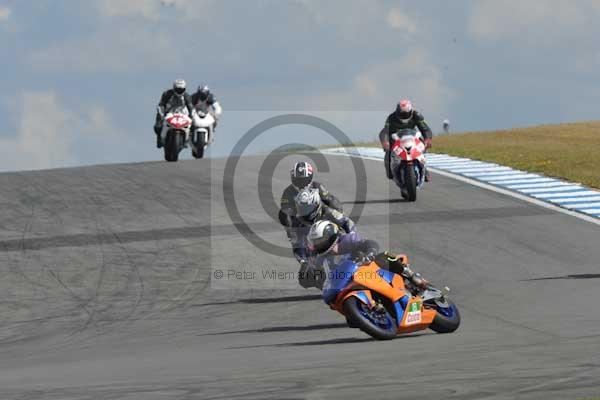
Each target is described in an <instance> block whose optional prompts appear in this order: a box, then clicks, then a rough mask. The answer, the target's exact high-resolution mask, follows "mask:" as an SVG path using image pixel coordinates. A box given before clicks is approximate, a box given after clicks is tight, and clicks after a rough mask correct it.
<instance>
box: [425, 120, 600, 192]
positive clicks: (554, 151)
mask: <svg viewBox="0 0 600 400" xmlns="http://www.w3.org/2000/svg"><path fill="white" fill-rule="evenodd" d="M433 144H434V148H433V149H432V150H433V151H435V152H436V153H446V154H451V155H454V156H460V157H468V158H472V159H476V160H484V161H491V162H495V163H498V164H502V165H506V166H509V167H512V168H516V169H521V170H525V171H529V172H539V173H542V174H544V175H546V176H553V177H558V178H563V179H566V180H569V181H572V182H580V183H583V184H584V185H587V186H591V187H595V188H600V121H593V122H578V123H570V124H559V125H540V126H533V127H529V128H518V129H510V130H503V131H493V132H470V133H463V134H456V135H446V136H438V137H436V138H435V139H434V142H433Z"/></svg>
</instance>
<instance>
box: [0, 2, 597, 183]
mask: <svg viewBox="0 0 600 400" xmlns="http://www.w3.org/2000/svg"><path fill="white" fill-rule="evenodd" d="M598 20H600V1H597V0H575V1H564V0H563V1H555V0H544V1H539V0H520V1H517V0H504V1H496V0H490V1H487V0H477V1H460V0H455V1H421V2H415V1H358V0H344V1H341V0H340V1H337V0H336V1H318V0H260V1H259V0H255V1H253V0H248V1H242V0H238V1H233V0H220V1H218V0H195V1H194V0H86V1H78V0H71V1H67V0H64V1H58V0H57V1H44V0H38V1H22V0H13V1H10V0H0V52H1V54H0V56H1V59H2V60H3V62H2V76H1V78H0V170H3V171H6V170H24V169H39V168H53V167H60V166H74V165H85V164H98V163H110V162H136V161H145V160H159V159H162V154H161V153H160V152H159V151H158V150H157V149H156V148H155V147H154V136H153V133H152V123H153V119H154V110H155V107H156V103H157V102H158V99H159V96H160V94H161V92H162V91H163V90H165V89H167V88H168V87H170V85H171V82H172V80H173V79H175V78H178V77H182V78H184V79H186V81H187V82H188V86H189V87H190V89H195V87H196V86H197V85H198V84H199V83H201V82H204V83H207V84H208V85H209V87H211V88H212V89H213V91H214V92H215V94H216V95H217V97H218V99H219V100H220V102H221V104H222V106H223V108H224V114H223V118H222V123H221V125H220V126H219V130H218V131H217V139H216V142H215V145H214V147H213V148H212V149H211V151H210V153H209V154H210V155H211V156H226V155H227V154H228V153H229V151H230V149H231V148H232V147H233V145H234V144H235V143H236V142H237V140H238V139H239V138H240V137H241V136H242V135H243V133H244V132H245V131H247V130H248V129H249V128H251V127H252V125H253V124H254V123H257V122H260V120H261V119H262V118H265V117H268V116H271V115H276V114H278V113H281V112H309V113H313V112H314V111H324V113H322V114H319V115H320V116H322V117H324V118H326V119H330V120H331V122H333V123H335V124H337V125H339V126H340V128H342V129H343V130H344V131H346V132H347V133H348V135H349V136H350V137H352V138H353V139H357V140H370V139H373V138H374V137H375V134H376V133H377V132H378V131H379V130H380V129H381V126H382V125H383V120H384V119H385V117H386V115H387V113H388V112H390V111H391V110H392V109H393V107H394V104H395V103H396V102H397V101H398V100H399V99H400V98H403V97H408V98H410V99H412V100H413V104H414V105H415V107H416V108H417V109H419V110H420V111H421V112H422V113H423V114H424V115H425V117H426V119H427V120H428V122H429V123H430V125H431V126H432V128H433V129H434V131H440V127H441V122H442V120H443V119H444V118H449V119H450V121H451V122H452V128H453V129H454V130H486V129H497V128H510V127H514V126H526V125H534V124H540V123H556V122H565V121H577V120H592V119H600V107H599V104H600V40H598V38H599V37H600V24H598V23H597V21H598ZM290 141H292V142H303V141H305V142H306V143H310V144H316V143H319V142H323V143H326V142H327V143H330V142H331V139H329V138H327V137H325V135H323V134H320V133H319V132H317V131H311V130H310V129H306V130H304V129H303V128H299V127H296V128H295V129H289V130H285V129H280V130H279V131H277V132H271V135H270V136H269V135H266V136H264V137H262V138H261V139H259V140H258V142H257V143H255V146H254V151H257V150H262V151H264V150H268V149H269V148H271V147H273V146H275V145H280V144H282V143H286V142H290Z"/></svg>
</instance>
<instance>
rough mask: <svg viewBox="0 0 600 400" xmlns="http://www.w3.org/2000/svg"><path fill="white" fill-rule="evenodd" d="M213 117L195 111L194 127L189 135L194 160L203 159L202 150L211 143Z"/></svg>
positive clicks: (213, 124)
mask: <svg viewBox="0 0 600 400" xmlns="http://www.w3.org/2000/svg"><path fill="white" fill-rule="evenodd" d="M214 126H215V117H213V116H212V114H210V113H205V112H202V111H197V115H194V127H193V129H192V133H191V140H190V142H191V147H192V155H193V156H194V158H202V157H204V150H205V149H206V147H207V146H208V145H209V144H210V143H212V140H213V129H214Z"/></svg>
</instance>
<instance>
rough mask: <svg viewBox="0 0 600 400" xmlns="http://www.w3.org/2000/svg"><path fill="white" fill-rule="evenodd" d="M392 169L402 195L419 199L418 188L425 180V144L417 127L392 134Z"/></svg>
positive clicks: (410, 199) (409, 198)
mask: <svg viewBox="0 0 600 400" xmlns="http://www.w3.org/2000/svg"><path fill="white" fill-rule="evenodd" d="M391 139H392V146H391V159H390V162H391V170H392V176H393V177H394V182H396V185H398V187H399V188H400V193H401V195H402V197H403V198H404V199H406V200H408V201H415V200H417V189H420V188H421V187H422V186H423V183H424V182H425V144H424V143H423V140H422V136H421V133H420V132H418V131H416V130H415V129H402V130H400V131H398V132H396V133H394V134H392V136H391Z"/></svg>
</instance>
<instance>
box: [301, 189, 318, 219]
mask: <svg viewBox="0 0 600 400" xmlns="http://www.w3.org/2000/svg"><path fill="white" fill-rule="evenodd" d="M295 201H296V214H297V215H298V216H299V217H302V218H304V219H306V220H308V221H314V220H315V219H316V218H317V216H318V215H319V212H320V211H321V207H322V203H321V196H320V195H319V190H318V189H307V188H304V189H302V190H301V191H300V192H298V194H297V195H296V198H295Z"/></svg>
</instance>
